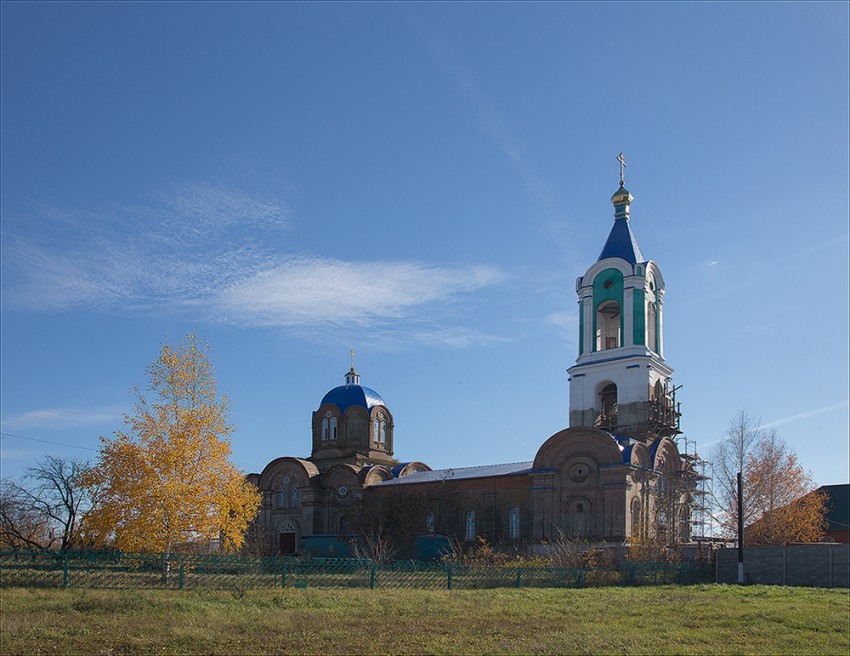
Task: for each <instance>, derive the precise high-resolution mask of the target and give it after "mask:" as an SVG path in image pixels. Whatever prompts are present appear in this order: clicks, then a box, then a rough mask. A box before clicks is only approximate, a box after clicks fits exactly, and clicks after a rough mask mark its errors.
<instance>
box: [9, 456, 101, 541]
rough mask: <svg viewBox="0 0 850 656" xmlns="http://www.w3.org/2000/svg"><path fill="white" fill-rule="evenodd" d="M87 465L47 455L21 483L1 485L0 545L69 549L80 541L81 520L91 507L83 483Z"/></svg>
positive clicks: (10, 481)
mask: <svg viewBox="0 0 850 656" xmlns="http://www.w3.org/2000/svg"><path fill="white" fill-rule="evenodd" d="M88 468H89V464H88V463H87V462H84V461H81V460H77V459H71V460H67V459H65V458H60V457H57V456H51V455H45V456H44V457H43V458H42V459H40V460H39V461H38V462H37V464H36V466H35V467H30V468H29V469H27V472H26V474H25V475H24V477H23V480H22V482H21V483H17V482H15V481H13V480H10V479H5V480H3V482H2V486H0V545H2V546H5V547H29V548H37V549H57V548H58V549H69V548H72V547H74V546H76V544H77V542H78V540H79V538H80V531H79V529H80V518H81V516H82V513H83V512H84V511H85V510H87V509H88V507H89V506H90V500H91V497H90V493H89V492H88V491H86V490H85V489H84V488H83V486H82V484H81V479H82V475H83V473H84V472H85V471H87V470H88Z"/></svg>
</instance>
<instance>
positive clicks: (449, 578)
mask: <svg viewBox="0 0 850 656" xmlns="http://www.w3.org/2000/svg"><path fill="white" fill-rule="evenodd" d="M446 587H447V588H448V589H449V590H451V589H452V564H451V563H447V564H446Z"/></svg>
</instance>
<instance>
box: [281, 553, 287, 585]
mask: <svg viewBox="0 0 850 656" xmlns="http://www.w3.org/2000/svg"><path fill="white" fill-rule="evenodd" d="M280 587H281V588H285V587H286V558H284V559H283V573H282V574H281V575H280Z"/></svg>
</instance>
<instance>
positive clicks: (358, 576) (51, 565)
mask: <svg viewBox="0 0 850 656" xmlns="http://www.w3.org/2000/svg"><path fill="white" fill-rule="evenodd" d="M713 580H714V569H713V568H712V567H708V566H704V565H699V564H695V563H621V564H619V565H618V566H617V567H616V568H611V569H600V568H593V569H588V568H556V567H521V566H511V567H482V566H468V565H463V564H460V563H455V562H439V561H437V562H415V561H414V562H409V561H398V562H393V563H387V564H380V565H379V564H376V563H373V562H371V561H369V560H360V559H354V558H312V559H309V558H255V559H247V558H240V557H236V556H227V555H218V554H216V555H195V554H128V553H121V552H111V551H109V552H106V551H97V552H95V551H64V552H55V551H30V550H3V551H0V585H1V586H4V587H8V586H27V587H44V588H169V589H181V590H182V589H189V588H218V589H233V590H247V589H254V588H267V589H273V588H372V589H374V588H432V589H448V590H452V589H459V590H469V589H481V588H584V587H589V586H600V585H656V584H671V583H672V584H680V585H686V584H692V583H704V582H711V581H713Z"/></svg>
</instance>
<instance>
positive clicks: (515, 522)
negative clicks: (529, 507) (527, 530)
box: [508, 506, 519, 540]
mask: <svg viewBox="0 0 850 656" xmlns="http://www.w3.org/2000/svg"><path fill="white" fill-rule="evenodd" d="M508 539H510V540H519V508H517V507H516V506H514V507H513V508H511V509H510V510H508Z"/></svg>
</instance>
